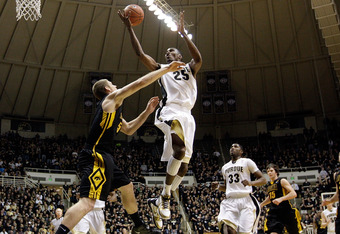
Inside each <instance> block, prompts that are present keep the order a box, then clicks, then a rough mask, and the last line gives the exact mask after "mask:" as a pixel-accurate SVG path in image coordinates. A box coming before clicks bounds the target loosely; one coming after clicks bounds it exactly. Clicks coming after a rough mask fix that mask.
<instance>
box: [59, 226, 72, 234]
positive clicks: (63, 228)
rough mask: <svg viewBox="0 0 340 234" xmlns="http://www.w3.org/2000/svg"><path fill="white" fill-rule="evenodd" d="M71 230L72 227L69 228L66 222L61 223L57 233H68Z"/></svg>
mask: <svg viewBox="0 0 340 234" xmlns="http://www.w3.org/2000/svg"><path fill="white" fill-rule="evenodd" d="M69 232H70V229H68V227H66V226H65V225H64V224H60V226H59V228H58V230H57V231H56V233H55V234H67V233H69Z"/></svg>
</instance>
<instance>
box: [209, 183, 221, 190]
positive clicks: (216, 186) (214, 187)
mask: <svg viewBox="0 0 340 234" xmlns="http://www.w3.org/2000/svg"><path fill="white" fill-rule="evenodd" d="M219 185H220V183H219V182H218V181H213V182H211V189H212V190H216V189H217V188H218V186H219Z"/></svg>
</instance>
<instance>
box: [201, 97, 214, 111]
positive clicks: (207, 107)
mask: <svg viewBox="0 0 340 234" xmlns="http://www.w3.org/2000/svg"><path fill="white" fill-rule="evenodd" d="M202 113H203V114H211V113H212V97H211V95H210V94H203V95H202Z"/></svg>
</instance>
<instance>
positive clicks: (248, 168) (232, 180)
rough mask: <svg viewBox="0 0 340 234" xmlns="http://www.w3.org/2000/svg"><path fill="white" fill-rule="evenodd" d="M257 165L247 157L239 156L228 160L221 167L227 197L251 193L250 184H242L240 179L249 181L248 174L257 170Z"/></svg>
mask: <svg viewBox="0 0 340 234" xmlns="http://www.w3.org/2000/svg"><path fill="white" fill-rule="evenodd" d="M258 170H259V169H258V167H257V166H256V164H255V163H254V161H253V160H251V159H249V158H239V159H238V160H237V161H236V162H234V163H233V162H232V161H230V162H228V163H227V164H225V165H224V166H223V167H222V174H223V178H224V179H225V181H226V196H227V197H234V198H237V197H244V196H246V195H248V194H250V193H252V187H251V186H244V185H243V184H242V183H241V181H243V180H248V181H251V178H250V174H251V173H254V172H256V171H258Z"/></svg>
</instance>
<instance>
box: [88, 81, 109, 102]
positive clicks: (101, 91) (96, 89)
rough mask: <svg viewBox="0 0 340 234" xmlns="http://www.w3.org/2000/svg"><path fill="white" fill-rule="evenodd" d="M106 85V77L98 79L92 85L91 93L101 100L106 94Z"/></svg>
mask: <svg viewBox="0 0 340 234" xmlns="http://www.w3.org/2000/svg"><path fill="white" fill-rule="evenodd" d="M107 85H108V80H107V79H102V80H98V81H97V82H96V83H94V85H93V87H92V93H93V95H94V96H95V97H96V98H98V99H99V100H102V99H103V98H104V97H105V96H106V95H107V93H106V90H105V87H106V86H107Z"/></svg>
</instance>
